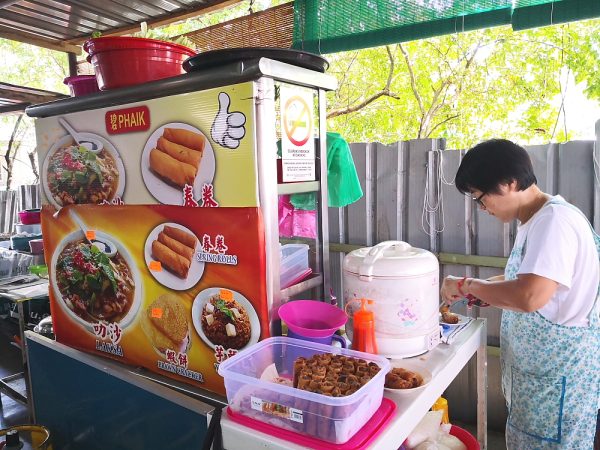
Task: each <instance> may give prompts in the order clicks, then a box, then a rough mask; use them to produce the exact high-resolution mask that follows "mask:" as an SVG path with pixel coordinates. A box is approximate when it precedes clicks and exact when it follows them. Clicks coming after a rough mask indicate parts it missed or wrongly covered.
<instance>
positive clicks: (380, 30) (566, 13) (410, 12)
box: [293, 0, 600, 53]
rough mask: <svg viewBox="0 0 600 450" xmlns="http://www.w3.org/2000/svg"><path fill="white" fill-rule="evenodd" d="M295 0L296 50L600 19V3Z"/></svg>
mask: <svg viewBox="0 0 600 450" xmlns="http://www.w3.org/2000/svg"><path fill="white" fill-rule="evenodd" d="M515 2H516V5H515V7H514V10H513V4H512V3H513V1H512V0H295V2H294V16H295V17H294V21H295V22H294V44H293V47H294V48H298V49H303V50H307V51H310V52H314V53H333V52H339V51H344V50H354V49H359V48H368V47H376V46H380V45H385V44H392V43H397V42H405V41H410V40H415V39H423V38H427V37H432V36H439V35H443V34H451V33H457V32H460V31H470V30H475V29H479V28H488V27H493V26H497V25H507V24H510V23H512V24H513V28H514V29H516V30H518V29H524V28H533V27H537V26H544V25H550V24H552V23H561V22H568V21H572V20H581V19H588V18H592V17H598V16H600V0H515Z"/></svg>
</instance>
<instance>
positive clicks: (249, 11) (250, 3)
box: [248, 0, 254, 14]
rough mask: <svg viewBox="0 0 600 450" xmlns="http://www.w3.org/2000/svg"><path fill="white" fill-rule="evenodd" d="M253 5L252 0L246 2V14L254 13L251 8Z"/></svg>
mask: <svg viewBox="0 0 600 450" xmlns="http://www.w3.org/2000/svg"><path fill="white" fill-rule="evenodd" d="M253 6H254V0H250V1H249V2H248V14H254V10H253V9H252V7H253Z"/></svg>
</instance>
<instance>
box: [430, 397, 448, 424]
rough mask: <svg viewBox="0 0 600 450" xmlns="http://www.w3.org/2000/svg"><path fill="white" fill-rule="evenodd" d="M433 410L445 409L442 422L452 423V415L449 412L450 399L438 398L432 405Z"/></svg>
mask: <svg viewBox="0 0 600 450" xmlns="http://www.w3.org/2000/svg"><path fill="white" fill-rule="evenodd" d="M431 410H432V411H439V410H442V411H444V414H443V415H442V423H450V415H449V414H448V400H446V399H445V398H444V397H440V398H438V399H437V400H436V401H435V403H434V404H433V406H432V407H431Z"/></svg>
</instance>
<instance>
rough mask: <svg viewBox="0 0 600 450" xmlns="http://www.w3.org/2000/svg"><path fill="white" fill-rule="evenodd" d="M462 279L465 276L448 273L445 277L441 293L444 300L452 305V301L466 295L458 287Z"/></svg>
mask: <svg viewBox="0 0 600 450" xmlns="http://www.w3.org/2000/svg"><path fill="white" fill-rule="evenodd" d="M462 279H463V277H454V276H452V275H448V276H447V277H446V278H444V281H443V282H442V289H441V290H440V295H441V296H442V300H444V301H445V302H446V303H447V304H448V305H451V304H452V303H454V302H457V301H459V300H461V299H462V298H464V295H463V294H462V293H461V292H460V290H459V288H458V283H459V282H461V281H462Z"/></svg>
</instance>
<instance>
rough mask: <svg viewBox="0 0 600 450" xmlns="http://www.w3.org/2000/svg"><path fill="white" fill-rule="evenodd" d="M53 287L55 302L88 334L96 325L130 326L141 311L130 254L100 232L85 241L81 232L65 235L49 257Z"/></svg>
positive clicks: (139, 286)
mask: <svg viewBox="0 0 600 450" xmlns="http://www.w3.org/2000/svg"><path fill="white" fill-rule="evenodd" d="M51 267H52V268H53V269H54V270H52V272H51V281H52V287H53V289H54V295H55V297H56V299H57V303H58V304H60V306H61V307H62V308H63V310H65V311H66V312H67V313H68V314H69V316H70V317H71V318H73V319H74V320H75V321H76V322H78V323H79V324H80V325H83V326H84V328H86V329H87V330H88V331H91V330H92V325H93V324H95V323H98V322H107V323H117V324H118V325H119V327H120V328H121V329H125V328H126V327H127V326H128V325H130V324H131V323H132V322H133V321H134V319H135V317H136V315H137V312H138V310H139V308H140V304H141V298H142V284H141V279H140V274H139V272H138V269H137V267H136V265H135V263H134V261H133V258H132V257H131V255H130V254H129V253H128V252H127V250H126V249H125V248H124V247H123V245H122V244H121V243H120V242H118V241H116V240H115V239H114V238H113V237H112V236H109V235H108V234H106V233H103V232H102V231H96V237H95V238H94V240H92V241H91V242H90V241H88V240H87V239H86V238H85V236H84V235H83V232H81V231H75V232H73V233H71V234H69V235H67V236H66V237H65V238H64V239H63V240H62V241H61V243H60V244H59V245H58V247H57V248H56V251H55V252H54V254H53V255H52V262H51Z"/></svg>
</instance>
